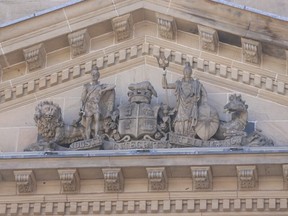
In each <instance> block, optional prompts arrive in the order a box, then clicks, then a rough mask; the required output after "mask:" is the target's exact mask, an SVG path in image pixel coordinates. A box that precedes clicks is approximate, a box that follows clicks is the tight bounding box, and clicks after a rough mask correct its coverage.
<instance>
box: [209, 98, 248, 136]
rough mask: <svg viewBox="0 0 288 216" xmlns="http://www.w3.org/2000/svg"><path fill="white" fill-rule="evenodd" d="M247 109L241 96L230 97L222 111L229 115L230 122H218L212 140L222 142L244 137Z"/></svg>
mask: <svg viewBox="0 0 288 216" xmlns="http://www.w3.org/2000/svg"><path fill="white" fill-rule="evenodd" d="M247 109H248V105H246V104H245V101H243V100H242V98H241V95H236V94H233V95H230V97H229V102H228V103H227V104H226V105H225V106H224V110H225V111H227V112H229V113H231V120H230V121H228V122H220V125H219V128H218V130H217V132H216V134H215V135H214V138H216V139H217V140H224V139H229V138H231V137H233V136H246V132H244V129H245V127H246V124H247V120H248V111H247Z"/></svg>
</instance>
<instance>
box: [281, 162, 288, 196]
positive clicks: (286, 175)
mask: <svg viewBox="0 0 288 216" xmlns="http://www.w3.org/2000/svg"><path fill="white" fill-rule="evenodd" d="M282 170H283V188H284V189H285V190H288V164H284V165H283V166H282Z"/></svg>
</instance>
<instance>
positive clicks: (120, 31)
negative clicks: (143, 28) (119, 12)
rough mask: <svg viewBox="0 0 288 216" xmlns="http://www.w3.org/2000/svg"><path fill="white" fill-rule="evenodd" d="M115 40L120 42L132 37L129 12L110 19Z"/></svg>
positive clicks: (131, 23) (131, 21) (131, 20)
mask: <svg viewBox="0 0 288 216" xmlns="http://www.w3.org/2000/svg"><path fill="white" fill-rule="evenodd" d="M112 27H113V31H114V33H115V37H116V41H117V42H121V41H124V40H127V39H129V38H131V37H132V33H133V19H132V15H131V14H126V15H123V16H120V17H116V18H114V19H113V20H112Z"/></svg>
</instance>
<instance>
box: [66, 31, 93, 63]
mask: <svg viewBox="0 0 288 216" xmlns="http://www.w3.org/2000/svg"><path fill="white" fill-rule="evenodd" d="M68 41H69V44H70V50H71V56H72V58H75V57H77V56H79V55H82V54H85V53H87V52H88V51H89V45H90V36H89V33H88V31H87V29H82V30H80V31H76V32H72V33H70V34H68Z"/></svg>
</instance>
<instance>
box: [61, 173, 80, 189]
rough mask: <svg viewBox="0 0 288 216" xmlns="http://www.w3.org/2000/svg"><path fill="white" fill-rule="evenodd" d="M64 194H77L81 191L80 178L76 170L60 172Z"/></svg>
mask: <svg viewBox="0 0 288 216" xmlns="http://www.w3.org/2000/svg"><path fill="white" fill-rule="evenodd" d="M58 174H59V178H60V182H61V191H62V193H75V192H77V191H79V189H80V177H79V174H78V172H77V170H76V169H63V170H62V169H60V170H58Z"/></svg>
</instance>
